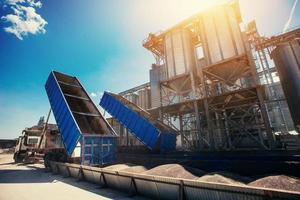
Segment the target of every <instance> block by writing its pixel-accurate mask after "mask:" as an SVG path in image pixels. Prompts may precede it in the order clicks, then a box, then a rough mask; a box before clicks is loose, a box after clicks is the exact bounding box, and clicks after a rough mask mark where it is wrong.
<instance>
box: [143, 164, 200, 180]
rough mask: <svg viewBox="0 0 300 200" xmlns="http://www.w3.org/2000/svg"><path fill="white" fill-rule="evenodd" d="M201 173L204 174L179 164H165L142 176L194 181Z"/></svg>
mask: <svg viewBox="0 0 300 200" xmlns="http://www.w3.org/2000/svg"><path fill="white" fill-rule="evenodd" d="M201 173H202V174H203V173H204V172H203V171H201V170H197V169H192V168H189V167H184V166H182V165H179V164H167V165H160V166H158V167H155V168H152V169H150V170H148V171H146V172H143V173H142V174H146V175H154V176H165V177H173V178H183V179H192V180H196V179H197V178H199V177H198V176H197V175H198V174H201Z"/></svg>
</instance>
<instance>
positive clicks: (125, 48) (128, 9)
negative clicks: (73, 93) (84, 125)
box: [0, 0, 300, 139]
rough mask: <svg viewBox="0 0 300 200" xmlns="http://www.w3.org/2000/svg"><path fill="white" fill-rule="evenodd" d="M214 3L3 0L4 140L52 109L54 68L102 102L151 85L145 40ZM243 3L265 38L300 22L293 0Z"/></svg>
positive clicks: (0, 80)
mask: <svg viewBox="0 0 300 200" xmlns="http://www.w3.org/2000/svg"><path fill="white" fill-rule="evenodd" d="M215 1H217V0H164V1H161V0H127V1H125V0H110V1H104V0H84V1H82V0H72V1H71V0H0V69H1V70H0V139H11V138H16V137H17V136H18V135H20V134H21V131H22V130H23V129H24V128H25V127H30V126H32V125H35V124H36V123H37V122H38V119H39V117H40V116H43V115H46V114H47V113H48V111H49V109H50V104H49V101H48V99H47V95H46V92H45V89H44V84H45V82H46V80H47V77H48V75H49V73H50V71H51V70H57V71H60V72H63V73H67V74H70V75H74V76H77V77H78V78H79V79H80V81H81V83H82V84H83V85H84V86H85V88H86V89H87V91H88V92H89V93H90V95H91V96H92V98H93V100H94V101H95V102H96V103H97V104H98V102H99V101H100V96H101V93H102V92H103V91H105V90H109V91H112V92H121V91H123V90H126V89H129V88H131V87H134V86H137V85H139V84H143V83H146V82H148V81H149V69H150V67H151V64H152V63H154V58H153V56H152V54H151V53H150V52H148V51H147V50H146V49H144V48H143V47H142V41H143V40H144V39H145V38H146V37H147V36H148V34H149V33H150V32H152V33H155V32H158V31H160V30H165V29H167V28H168V27H170V26H173V25H175V24H176V23H178V22H180V21H181V20H184V19H185V18H188V17H189V16H191V15H193V14H195V13H197V12H199V11H201V10H203V9H205V8H207V7H209V6H211V4H212V3H214V2H215ZM240 6H241V13H242V17H243V20H244V23H245V24H246V23H247V22H249V21H251V20H256V23H257V26H258V30H259V32H260V34H261V35H265V36H271V35H274V34H279V33H282V31H283V30H284V28H287V29H289V28H292V27H297V26H299V25H300V5H299V3H298V2H297V1H295V0H251V1H250V0H240ZM292 10H294V13H293V15H291V11H292ZM50 122H52V123H55V121H54V118H53V117H51V119H50Z"/></svg>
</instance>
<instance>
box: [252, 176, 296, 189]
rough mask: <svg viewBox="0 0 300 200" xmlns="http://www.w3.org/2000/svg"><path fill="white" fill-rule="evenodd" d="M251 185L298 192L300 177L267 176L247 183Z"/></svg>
mask: <svg viewBox="0 0 300 200" xmlns="http://www.w3.org/2000/svg"><path fill="white" fill-rule="evenodd" d="M248 185H249V186H253V187H263V188H272V189H280V190H290V191H295V192H300V179H298V178H293V177H289V176H285V175H278V176H267V177H264V178H260V179H257V180H255V181H253V182H251V183H249V184H248Z"/></svg>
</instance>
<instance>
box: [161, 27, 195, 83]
mask: <svg viewBox="0 0 300 200" xmlns="http://www.w3.org/2000/svg"><path fill="white" fill-rule="evenodd" d="M165 52H166V64H167V72H168V77H169V78H172V77H174V76H177V75H180V74H185V73H188V72H189V71H190V69H192V68H193V67H194V66H195V56H194V50H193V47H192V43H191V33H190V32H189V31H188V30H186V29H175V30H172V31H170V32H168V33H167V34H166V36H165Z"/></svg>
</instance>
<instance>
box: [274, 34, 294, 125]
mask: <svg viewBox="0 0 300 200" xmlns="http://www.w3.org/2000/svg"><path fill="white" fill-rule="evenodd" d="M272 57H273V59H274V61H275V63H276V67H277V70H278V74H279V77H280V82H281V85H282V89H283V92H284V94H285V97H286V100H287V103H288V106H289V109H290V113H291V116H292V119H293V122H294V125H295V127H296V128H297V130H298V131H300V106H299V102H300V65H299V63H300V39H296V40H292V41H291V42H287V43H283V44H280V45H278V46H277V47H276V49H274V50H273V52H272Z"/></svg>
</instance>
